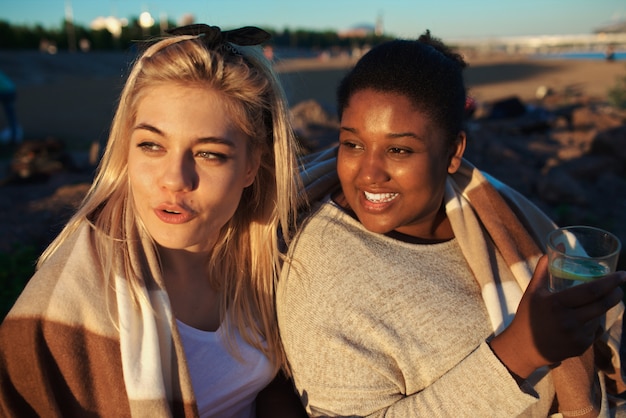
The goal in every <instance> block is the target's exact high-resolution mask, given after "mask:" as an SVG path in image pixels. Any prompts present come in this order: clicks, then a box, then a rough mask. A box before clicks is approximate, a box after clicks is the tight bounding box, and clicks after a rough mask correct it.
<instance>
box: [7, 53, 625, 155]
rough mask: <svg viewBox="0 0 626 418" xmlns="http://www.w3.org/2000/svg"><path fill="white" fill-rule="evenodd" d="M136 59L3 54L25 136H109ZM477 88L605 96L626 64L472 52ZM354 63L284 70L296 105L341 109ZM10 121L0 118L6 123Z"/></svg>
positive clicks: (471, 76) (496, 93) (472, 81)
mask: <svg viewBox="0 0 626 418" xmlns="http://www.w3.org/2000/svg"><path fill="white" fill-rule="evenodd" d="M131 59H132V57H131V56H129V55H128V54H127V53H120V52H91V53H87V54H83V53H74V54H70V53H59V54H56V55H48V54H42V53H39V52H36V51H22V52H10V51H0V69H1V70H2V71H4V72H6V73H7V74H8V75H9V76H10V77H12V78H13V79H14V80H15V83H16V85H17V87H18V101H17V111H18V116H19V120H20V123H21V125H22V127H23V129H24V134H25V138H26V139H29V138H32V139H37V138H45V137H50V136H52V137H56V138H59V139H63V140H65V141H67V142H68V143H69V144H71V145H72V146H78V145H80V144H90V143H91V142H93V141H105V140H106V137H107V132H108V127H109V124H110V121H111V117H112V114H113V111H114V108H115V104H116V100H117V97H118V96H119V93H120V89H121V87H122V84H123V81H124V77H125V73H126V69H127V67H128V65H129V62H130V61H131ZM468 62H469V64H470V66H469V68H468V69H467V70H466V80H467V86H468V88H469V93H470V95H472V96H473V97H474V98H475V99H476V100H478V101H479V102H490V101H494V100H497V99H499V98H504V97H509V96H518V97H520V98H521V99H522V100H532V99H534V97H535V92H536V91H537V89H538V87H540V86H546V87H549V88H551V89H553V90H555V91H558V92H563V91H565V90H567V91H570V92H572V93H580V94H584V95H586V96H591V97H596V98H600V99H602V98H604V97H606V93H607V91H608V89H609V88H611V87H613V86H614V85H615V83H616V80H617V78H618V77H624V76H626V62H620V61H616V62H606V61H602V60H587V61H584V60H547V59H530V58H526V57H523V56H499V57H471V58H469V59H468ZM352 64H353V61H351V60H350V59H347V58H335V59H329V60H319V59H293V60H286V61H280V62H278V63H277V64H276V70H277V72H278V73H279V75H280V78H281V80H282V82H283V84H284V86H285V91H286V93H287V97H288V100H289V104H290V105H291V106H293V105H295V104H297V103H299V102H301V101H304V100H310V99H313V100H316V101H318V102H319V103H320V104H322V106H324V107H325V108H326V109H328V110H329V111H331V112H334V109H335V106H334V101H335V88H336V86H337V83H338V82H339V80H340V79H341V77H342V76H343V75H344V74H345V72H346V71H347V69H348V68H350V66H351V65H352ZM5 125H6V121H5V119H4V115H3V114H2V115H1V116H0V128H3V127H4V126H5Z"/></svg>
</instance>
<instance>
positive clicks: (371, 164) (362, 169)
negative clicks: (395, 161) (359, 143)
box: [359, 151, 389, 185]
mask: <svg viewBox="0 0 626 418" xmlns="http://www.w3.org/2000/svg"><path fill="white" fill-rule="evenodd" d="M359 177H360V179H361V181H362V182H363V184H364V185H380V184H382V183H384V182H386V181H387V180H389V174H388V172H387V168H386V165H385V159H384V156H383V155H381V153H380V152H373V151H370V152H366V153H365V155H364V156H363V158H362V159H361V161H360V164H359Z"/></svg>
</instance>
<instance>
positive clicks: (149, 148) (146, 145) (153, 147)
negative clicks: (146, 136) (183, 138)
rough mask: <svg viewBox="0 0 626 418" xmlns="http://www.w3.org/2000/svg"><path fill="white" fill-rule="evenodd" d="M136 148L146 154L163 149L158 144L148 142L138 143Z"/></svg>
mask: <svg viewBox="0 0 626 418" xmlns="http://www.w3.org/2000/svg"><path fill="white" fill-rule="evenodd" d="M137 147H138V148H141V149H142V150H143V151H146V152H159V151H161V150H162V149H163V147H161V146H160V145H159V144H157V143H154V142H148V141H145V142H140V143H139V144H137Z"/></svg>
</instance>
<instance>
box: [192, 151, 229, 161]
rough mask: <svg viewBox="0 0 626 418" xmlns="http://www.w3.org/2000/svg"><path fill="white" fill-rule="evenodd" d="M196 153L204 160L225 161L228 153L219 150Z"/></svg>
mask: <svg viewBox="0 0 626 418" xmlns="http://www.w3.org/2000/svg"><path fill="white" fill-rule="evenodd" d="M196 155H197V156H198V157H200V158H202V159H205V160H219V161H226V160H227V159H228V155H226V154H222V153H220V152H210V151H200V152H198V153H196Z"/></svg>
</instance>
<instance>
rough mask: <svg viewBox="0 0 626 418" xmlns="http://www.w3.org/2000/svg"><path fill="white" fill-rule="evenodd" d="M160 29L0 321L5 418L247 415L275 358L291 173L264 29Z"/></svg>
mask: <svg viewBox="0 0 626 418" xmlns="http://www.w3.org/2000/svg"><path fill="white" fill-rule="evenodd" d="M171 33H172V34H173V36H171V37H166V38H164V39H161V40H159V41H157V42H155V43H153V44H152V45H149V46H148V47H147V48H146V49H145V51H144V52H143V54H141V56H140V57H139V58H138V59H137V61H136V62H135V64H134V66H133V67H132V70H131V72H130V75H129V77H128V80H127V82H126V85H125V87H124V89H123V91H122V94H121V98H120V101H119V105H118V108H117V112H116V114H115V117H114V119H113V123H112V127H111V133H110V137H109V141H108V144H107V147H106V150H105V153H104V156H103V159H102V162H101V164H100V167H99V170H98V173H97V175H96V178H95V181H94V182H93V185H92V187H91V189H90V191H89V193H88V194H87V196H86V198H85V200H84V202H83V204H82V206H81V207H80V209H79V210H78V211H77V213H76V214H75V215H74V216H73V218H72V219H71V220H70V221H69V223H68V224H67V225H66V227H65V228H64V229H63V231H62V232H61V233H60V235H59V236H58V237H57V238H56V239H55V240H54V242H52V244H51V245H50V246H49V247H48V248H47V249H46V251H45V252H44V253H43V255H42V256H41V258H40V260H39V263H38V271H37V273H36V274H35V275H34V277H33V278H32V279H31V280H30V283H29V284H28V285H27V287H26V288H25V290H24V292H23V293H22V295H21V296H20V298H19V299H18V301H17V302H16V304H15V306H14V307H13V309H12V310H11V312H10V313H9V314H8V316H7V317H6V318H5V320H4V322H3V323H2V326H1V328H0V415H2V416H31V415H37V416H48V417H51V416H63V417H70V416H83V417H84V416H88V415H89V416H91V415H98V416H150V417H156V416H189V417H195V416H202V417H208V416H219V417H252V416H255V398H256V397H257V394H258V393H259V391H261V389H263V388H264V387H266V385H268V383H270V382H271V381H272V380H273V379H274V377H275V376H277V373H278V371H279V369H280V365H281V364H282V363H283V351H282V349H281V345H280V342H279V336H278V332H277V327H276V325H275V310H274V300H273V298H274V284H275V280H276V275H277V271H278V268H279V263H280V258H279V257H280V253H279V251H278V242H277V241H278V236H277V232H278V231H280V232H281V233H282V234H283V235H284V236H285V237H288V231H289V227H290V222H291V220H292V219H293V218H294V208H295V207H296V203H297V202H296V197H297V193H298V190H297V184H296V183H294V179H295V178H297V177H298V176H297V175H296V171H295V170H296V161H295V158H296V157H295V156H296V143H295V140H294V137H293V134H292V131H291V129H290V124H289V122H288V109H287V106H286V101H285V98H284V95H283V92H282V90H281V88H280V86H279V84H278V82H277V78H276V77H275V75H274V73H273V72H272V69H271V66H270V64H269V63H268V62H267V60H266V59H265V58H264V57H263V53H262V51H261V49H260V47H259V46H258V45H259V44H261V43H262V42H263V41H265V40H267V38H268V34H267V33H266V32H264V31H262V30H261V29H258V28H253V27H246V28H241V29H238V30H234V31H221V30H220V29H219V28H217V27H212V26H207V25H192V26H188V27H183V28H179V29H175V30H173V31H172V32H171ZM287 395H289V394H287Z"/></svg>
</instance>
